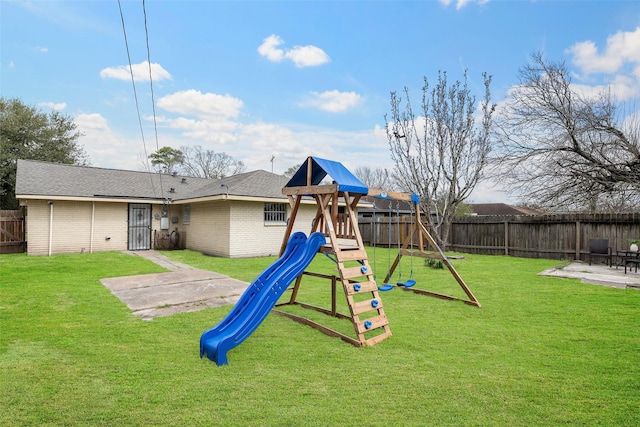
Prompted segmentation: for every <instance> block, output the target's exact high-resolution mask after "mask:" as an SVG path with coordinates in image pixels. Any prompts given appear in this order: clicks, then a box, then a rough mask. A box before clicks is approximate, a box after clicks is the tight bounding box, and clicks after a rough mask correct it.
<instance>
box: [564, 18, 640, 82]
mask: <svg viewBox="0 0 640 427" xmlns="http://www.w3.org/2000/svg"><path fill="white" fill-rule="evenodd" d="M567 53H569V54H571V55H573V63H574V64H575V65H576V66H578V67H580V69H581V70H582V72H583V73H584V74H587V75H589V74H594V73H606V74H612V73H616V72H618V71H620V70H621V68H622V67H623V66H624V65H625V64H631V65H632V66H633V67H634V68H635V69H636V70H635V71H636V72H638V71H637V68H638V66H640V27H638V28H636V29H635V30H634V31H618V32H617V33H616V34H614V35H612V36H609V37H608V38H607V46H606V48H605V49H604V50H603V51H602V52H599V51H598V47H597V46H596V44H595V43H594V42H593V41H591V40H586V41H582V42H578V43H576V44H574V45H573V46H571V47H570V48H569V49H567Z"/></svg>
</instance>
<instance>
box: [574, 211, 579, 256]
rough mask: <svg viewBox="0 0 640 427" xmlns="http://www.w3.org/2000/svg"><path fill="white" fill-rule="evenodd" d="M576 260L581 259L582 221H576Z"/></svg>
mask: <svg viewBox="0 0 640 427" xmlns="http://www.w3.org/2000/svg"><path fill="white" fill-rule="evenodd" d="M574 259H575V260H576V261H579V260H580V221H579V220H578V221H576V256H575V258H574Z"/></svg>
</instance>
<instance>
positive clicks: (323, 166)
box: [285, 157, 369, 194]
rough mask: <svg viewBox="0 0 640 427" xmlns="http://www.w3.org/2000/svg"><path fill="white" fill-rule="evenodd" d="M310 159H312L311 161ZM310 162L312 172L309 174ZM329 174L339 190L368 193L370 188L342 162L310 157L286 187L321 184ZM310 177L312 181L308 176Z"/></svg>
mask: <svg viewBox="0 0 640 427" xmlns="http://www.w3.org/2000/svg"><path fill="white" fill-rule="evenodd" d="M309 160H310V161H309ZM309 164H311V173H310V174H309ZM327 175H328V176H329V177H330V178H331V180H332V181H333V183H334V184H337V185H338V191H347V192H350V193H354V194H367V193H368V192H369V189H368V188H367V186H366V185H364V184H363V183H362V181H360V180H359V179H358V178H356V176H355V175H353V174H352V173H351V172H349V170H348V169H347V168H346V167H344V165H343V164H342V163H340V162H335V161H332V160H326V159H321V158H319V157H308V158H307V160H305V161H304V162H303V163H302V166H300V169H298V170H297V171H296V173H295V174H294V175H293V177H291V179H290V180H289V182H288V183H286V185H285V187H304V186H310V185H319V184H320V183H321V182H322V180H323V179H325V177H326V176H327ZM309 177H310V181H309V180H308V178H309Z"/></svg>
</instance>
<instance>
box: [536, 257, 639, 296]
mask: <svg viewBox="0 0 640 427" xmlns="http://www.w3.org/2000/svg"><path fill="white" fill-rule="evenodd" d="M539 274H540V275H542V276H554V277H566V278H571V279H580V280H581V281H582V282H583V283H589V284H592V285H603V286H610V287H614V288H620V289H627V288H630V289H639V290H640V271H638V272H637V273H636V272H635V270H634V271H629V269H627V273H626V274H625V273H624V268H623V267H617V268H616V267H615V266H614V267H608V266H606V265H601V264H593V265H589V264H587V263H584V262H572V263H570V264H568V265H564V266H559V267H554V268H550V269H548V270H545V271H542V272H540V273H539Z"/></svg>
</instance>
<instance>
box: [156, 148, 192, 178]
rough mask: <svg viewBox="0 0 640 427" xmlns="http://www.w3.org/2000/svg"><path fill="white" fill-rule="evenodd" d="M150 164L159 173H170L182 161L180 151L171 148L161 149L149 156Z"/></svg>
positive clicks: (182, 157) (182, 156)
mask: <svg viewBox="0 0 640 427" xmlns="http://www.w3.org/2000/svg"><path fill="white" fill-rule="evenodd" d="M149 159H151V164H152V165H153V166H154V167H155V168H157V169H158V170H159V171H160V172H164V173H171V172H173V171H174V170H175V169H176V167H177V166H179V165H181V164H182V162H183V161H184V154H183V153H182V151H181V150H178V149H177V148H171V147H162V148H160V149H159V150H158V151H155V152H153V153H151V154H149Z"/></svg>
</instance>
